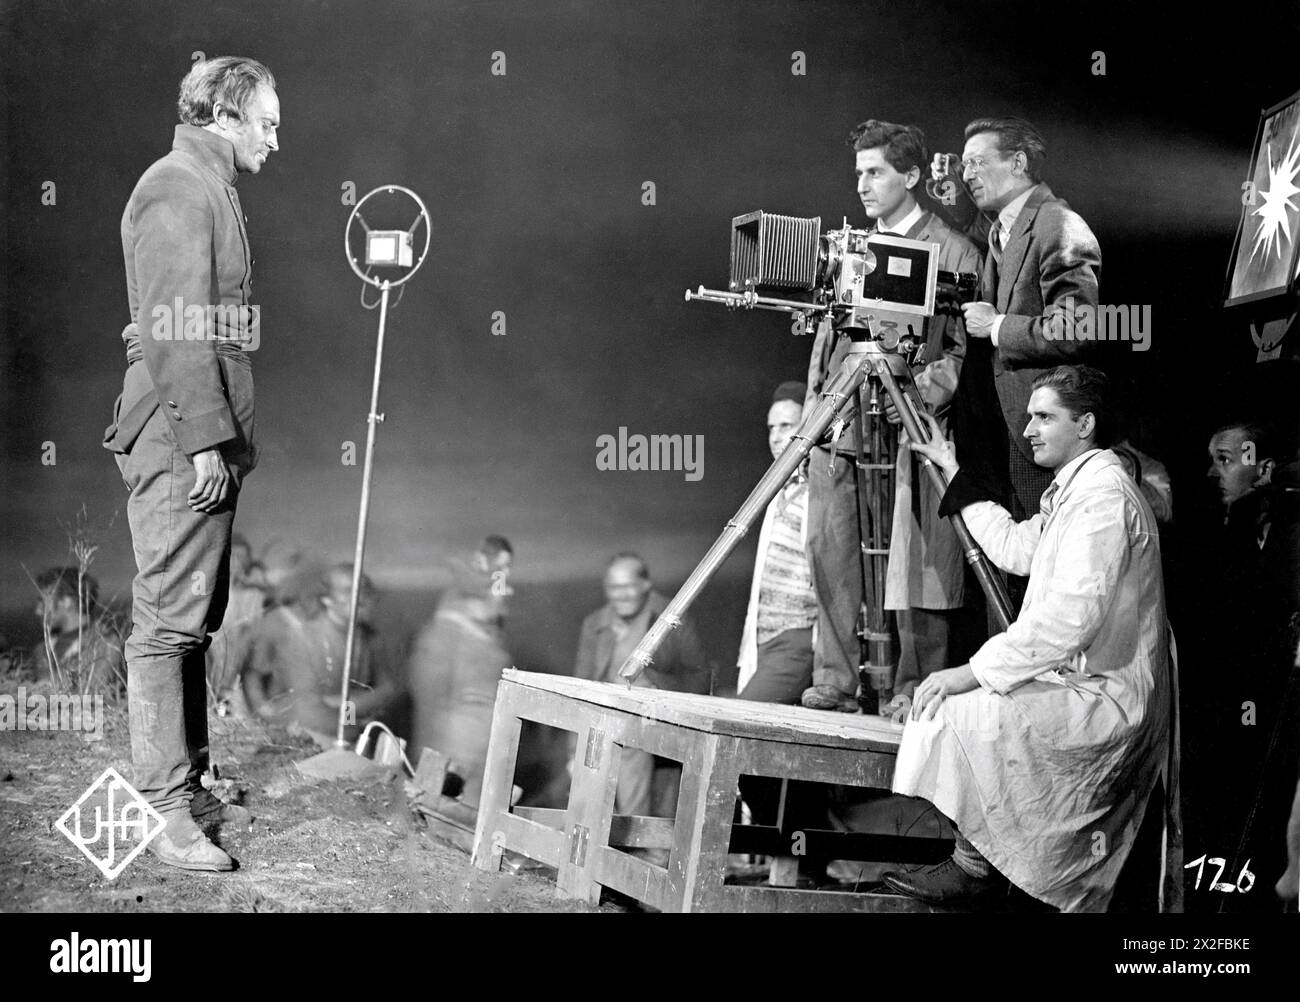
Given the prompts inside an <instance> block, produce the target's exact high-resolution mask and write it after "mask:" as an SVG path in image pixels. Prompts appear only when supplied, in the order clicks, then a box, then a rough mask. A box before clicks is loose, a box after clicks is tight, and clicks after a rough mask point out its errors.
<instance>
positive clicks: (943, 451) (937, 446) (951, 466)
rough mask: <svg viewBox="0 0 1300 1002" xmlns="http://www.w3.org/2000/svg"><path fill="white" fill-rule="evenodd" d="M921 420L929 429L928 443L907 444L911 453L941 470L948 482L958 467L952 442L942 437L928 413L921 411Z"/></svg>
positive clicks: (933, 419)
mask: <svg viewBox="0 0 1300 1002" xmlns="http://www.w3.org/2000/svg"><path fill="white" fill-rule="evenodd" d="M921 418H922V419H923V420H924V421H925V423H926V425H927V426H928V427H929V429H930V441H928V442H911V441H909V442H908V443H907V444H908V445H909V446H910V447H911V449H912V451H913V452H919V453H920V454H921V455H922V456H924V457H925V458H926V459H928V460H930V462H932V463H934V465H935V466H937V467H939V469H941V470H943V472H944V475H945V476H947V478H948V479H949V480H952V478H953V477H955V476H956V475H957V470H958V469H960V466H959V465H958V463H957V450H956V449H955V448H954V447H953V444H952V442H950V441H949V440H948V439H946V438H944V437H943V431H942V429H940V427H939V420H938V418H936V417H935V416H934V415H933V414H931V413H930V412H929V411H922V412H921Z"/></svg>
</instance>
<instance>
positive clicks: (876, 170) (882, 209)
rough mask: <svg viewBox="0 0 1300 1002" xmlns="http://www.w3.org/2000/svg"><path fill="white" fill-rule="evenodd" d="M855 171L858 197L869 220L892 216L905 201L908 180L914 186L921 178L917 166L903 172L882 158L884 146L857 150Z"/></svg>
mask: <svg viewBox="0 0 1300 1002" xmlns="http://www.w3.org/2000/svg"><path fill="white" fill-rule="evenodd" d="M856 172H857V175H858V198H859V199H861V200H862V208H864V209H865V210H866V212H867V218H868V219H886V220H888V219H891V218H892V217H893V216H894V215H895V214H896V213H897V212H898V210H899V209H900V208H901V207H902V206H903V203H904V202H905V201H907V195H908V192H909V191H910V189H909V187H908V182H909V181H910V182H911V184H912V185H913V186H915V184H916V183H917V181H918V180H919V179H920V177H921V169H920V168H919V167H913V168H912V169H911V170H910V171H908V172H907V173H906V174H900V173H899V172H898V171H897V170H895V169H894V166H893V165H892V164H891V163H890V162H889V161H888V160H886V159H885V148H884V147H883V146H877V147H875V148H874V149H870V150H858V154H857V167H856Z"/></svg>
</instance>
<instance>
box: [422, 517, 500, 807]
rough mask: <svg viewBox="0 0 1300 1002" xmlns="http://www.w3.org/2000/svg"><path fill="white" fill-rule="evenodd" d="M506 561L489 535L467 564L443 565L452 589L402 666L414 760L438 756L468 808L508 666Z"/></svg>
mask: <svg viewBox="0 0 1300 1002" xmlns="http://www.w3.org/2000/svg"><path fill="white" fill-rule="evenodd" d="M513 556H514V550H513V549H512V548H511V546H510V543H509V542H508V541H507V540H506V539H505V538H504V537H502V536H495V535H494V536H488V537H487V538H486V539H484V540H483V542H482V543H481V544H480V545H479V548H478V550H477V551H476V552H475V553H474V555H473V556H472V557H471V558H470V559H469V560H468V561H466V560H462V559H453V560H452V561H451V562H450V564H451V573H452V583H451V585H450V587H448V588H447V590H446V591H445V592H443V594H442V597H441V599H440V600H439V602H438V609H437V611H436V612H435V613H434V615H433V618H432V619H431V620H430V621H429V622H428V624H426V626H425V627H424V629H423V630H422V631H421V632H420V636H419V638H418V639H417V641H416V645H415V650H414V651H413V652H412V655H411V661H410V664H409V665H408V668H407V685H408V687H409V689H410V692H411V710H412V715H413V719H412V740H411V744H412V747H413V748H414V750H415V755H417V756H418V755H422V754H423V751H424V749H425V748H430V749H432V750H434V751H437V752H440V753H441V754H443V755H445V756H446V757H447V758H448V759H449V760H450V763H451V766H452V769H453V771H454V772H455V774H456V775H458V776H460V777H461V779H463V780H464V783H465V785H464V787H463V788H462V790H461V792H460V798H461V799H462V800H463V801H465V802H466V803H468V804H472V805H474V806H477V805H478V799H479V796H480V794H481V793H482V790H483V774H484V772H485V771H486V768H487V753H488V741H489V739H490V738H491V736H492V711H493V709H494V708H495V707H496V698H497V683H499V682H500V681H501V672H502V671H504V670H505V669H506V668H509V667H510V664H511V659H510V652H509V650H508V649H507V647H506V639H505V633H504V630H503V619H504V611H505V602H506V599H507V597H508V595H509V593H510V588H509V585H508V581H509V575H510V571H511V568H512V564H513ZM412 757H413V758H414V757H415V756H412Z"/></svg>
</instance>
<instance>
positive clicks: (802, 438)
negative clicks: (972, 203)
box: [618, 355, 870, 685]
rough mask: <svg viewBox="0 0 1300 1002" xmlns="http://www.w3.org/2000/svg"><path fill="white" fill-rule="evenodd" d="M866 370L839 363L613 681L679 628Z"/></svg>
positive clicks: (856, 360) (856, 361)
mask: <svg viewBox="0 0 1300 1002" xmlns="http://www.w3.org/2000/svg"><path fill="white" fill-rule="evenodd" d="M869 365H870V363H869V362H868V361H867V360H866V359H863V358H861V357H855V356H852V355H851V356H849V357H848V358H846V359H844V361H843V362H842V363H841V364H840V368H839V370H838V371H837V372H836V373H835V375H834V376H832V377H831V379H830V380H829V382H828V383H827V386H826V390H825V391H824V393H823V394H822V397H821V399H820V400H819V401H818V402H817V405H816V406H815V407H814V408H813V410H812V413H811V414H808V415H806V416H805V417H804V419H803V421H802V422H801V423H800V425H799V427H798V428H797V429H796V430H795V433H794V435H793V436H792V437H791V439H790V444H789V445H787V446H786V448H785V452H783V453H781V455H780V456H779V457H778V458H777V460H776V462H774V463H773V464H772V465H771V466H770V467H768V470H767V472H766V473H765V474H763V477H762V479H760V480H759V482H758V484H757V485H756V486H755V487H754V489H753V490H752V491H751V492H750V494H749V497H747V498H746V499H745V501H744V503H743V504H742V505H741V506H740V509H739V510H738V511H737V512H736V514H735V515H733V516H732V518H731V521H729V522H728V523H727V525H726V527H725V528H724V529H723V530H722V534H721V535H720V536H719V537H718V538H717V539H716V540H714V543H713V545H712V546H711V547H709V550H708V552H707V553H705V555H704V558H703V559H702V560H701V561H700V562H699V564H697V565H696V567H695V570H693V571H691V574H690V577H688V578H687V579H686V583H685V584H683V585H682V587H681V588H680V589H679V590H678V592H677V594H676V595H674V596H673V599H672V601H671V602H669V603H668V605H667V607H666V608H665V609H664V611H663V613H662V614H661V615H660V616H659V618H658V619H656V620H655V621H654V623H653V624H651V626H650V630H649V631H648V632H647V633H646V635H645V636H644V637H642V638H641V642H640V643H639V644H637V646H636V649H635V650H633V651H632V653H631V654H630V655H628V658H627V660H626V661H625V662H624V663H623V666H622V667H621V668H620V669H619V672H618V674H619V677H620V678H622V679H623V680H624V681H625V682H627V683H628V684H629V685H630V684H631V682H632V680H633V679H635V678H636V677H637V676H638V675H640V674H641V672H642V671H644V670H645V668H646V666H647V665H649V664H650V663H651V661H652V659H653V655H654V652H655V650H657V649H658V647H659V645H660V644H661V643H663V640H664V638H665V637H666V636H667V635H668V631H669V630H673V629H676V628H677V626H678V625H680V623H681V617H682V616H683V615H685V613H686V610H687V609H689V608H690V606H691V604H692V603H693V602H694V601H695V599H696V597H697V596H698V595H699V593H700V591H702V590H703V588H704V586H705V585H706V584H707V583H708V582H709V580H710V579H711V578H712V577H713V575H714V574H716V573H717V571H718V568H719V567H721V566H722V564H723V562H724V561H725V560H726V559H727V557H728V556H730V555H731V551H732V550H734V549H735V548H736V545H737V544H738V543H739V542H740V541H741V540H742V539H743V538H744V537H745V534H746V533H747V532H748V531H749V527H750V526H751V525H753V524H754V522H755V521H757V520H758V518H759V517H760V516H761V515H762V514H763V511H764V509H765V508H766V507H767V504H768V502H769V501H771V500H772V498H774V497H776V493H777V491H779V490H780V489H781V488H782V486H784V484H785V482H786V481H787V480H789V479H790V476H791V474H793V473H794V472H795V470H797V469H798V468H799V464H800V463H802V462H803V461H804V460H805V459H806V458H807V456H808V453H809V451H811V449H812V447H813V445H814V444H815V443H816V442H819V441H820V440H821V437H822V435H823V434H824V433H825V432H826V429H828V428H829V427H830V426H831V423H832V422H833V421H835V420H836V419H837V418H838V417H839V416H840V414H841V412H842V411H844V410H845V409H846V408H847V407H848V406H850V405H851V403H852V401H853V400H855V399H856V395H857V391H858V387H859V386H861V385H862V381H863V380H865V379H866V378H867V370H868V368H869Z"/></svg>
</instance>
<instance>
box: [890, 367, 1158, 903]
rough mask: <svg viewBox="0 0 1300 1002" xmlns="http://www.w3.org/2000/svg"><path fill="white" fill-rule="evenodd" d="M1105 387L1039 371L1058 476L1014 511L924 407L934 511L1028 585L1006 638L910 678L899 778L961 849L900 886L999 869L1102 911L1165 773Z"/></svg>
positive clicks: (959, 879) (1138, 510)
mask: <svg viewBox="0 0 1300 1002" xmlns="http://www.w3.org/2000/svg"><path fill="white" fill-rule="evenodd" d="M1105 395H1106V377H1105V376H1104V375H1103V374H1102V373H1100V372H1098V371H1097V370H1096V369H1093V368H1091V367H1089V366H1059V367H1057V368H1056V369H1053V370H1050V371H1049V372H1047V373H1045V374H1043V375H1042V376H1040V377H1039V378H1038V379H1036V380H1035V381H1034V386H1033V390H1032V393H1031V395H1030V398H1029V406H1028V413H1029V423H1028V426H1027V427H1026V428H1025V431H1024V436H1025V438H1026V439H1027V440H1028V442H1029V445H1030V447H1031V448H1032V450H1033V454H1034V457H1035V461H1036V462H1037V463H1038V464H1039V465H1040V466H1042V467H1043V468H1044V469H1046V470H1049V471H1051V473H1052V481H1051V486H1050V487H1049V489H1048V491H1046V492H1045V493H1044V497H1043V499H1042V503H1041V506H1040V512H1039V513H1038V514H1037V515H1035V516H1034V517H1033V518H1031V519H1028V520H1026V521H1023V522H1019V523H1017V522H1016V521H1015V519H1014V518H1013V517H1012V515H1011V514H1010V513H1009V512H1008V511H1007V510H1006V509H1005V508H1003V507H1002V506H1001V505H998V504H995V503H992V502H989V501H986V500H983V498H984V497H986V496H987V495H988V494H989V493H990V491H989V489H988V488H986V487H983V486H982V485H980V484H979V483H978V482H976V481H975V480H974V478H973V477H971V476H969V475H967V474H963V473H960V472H959V467H958V463H957V457H956V453H955V451H954V449H953V445H952V443H951V442H948V441H945V440H944V439H943V437H942V435H940V433H939V427H938V425H937V424H936V423H935V422H934V421H933V419H929V424H930V430H931V433H932V435H933V436H934V437H933V439H932V441H931V442H930V443H928V444H926V445H921V444H919V443H915V444H914V445H913V448H914V449H915V450H916V451H918V452H920V453H921V454H922V455H924V456H926V457H927V458H928V459H930V460H932V461H933V462H935V463H937V464H939V466H940V467H942V468H943V470H944V471H945V472H946V473H947V474H948V475H949V477H950V478H952V482H951V485H950V486H949V489H948V492H947V494H946V495H945V497H944V505H943V507H944V511H945V512H947V511H949V510H952V509H955V508H960V510H961V513H962V515H963V516H964V518H965V519H966V522H967V524H968V525H969V526H970V529H971V532H972V533H973V534H974V536H975V538H976V540H977V541H978V542H979V543H980V545H981V546H982V547H983V549H984V551H985V552H986V553H987V554H988V556H989V558H990V559H991V560H992V561H993V563H995V564H996V565H998V566H999V567H1001V568H1002V569H1004V570H1006V571H1008V572H1011V573H1015V574H1020V575H1028V577H1029V584H1028V590H1027V593H1026V596H1025V600H1024V604H1023V607H1022V609H1021V612H1020V615H1019V617H1018V618H1017V619H1016V621H1015V622H1013V623H1012V624H1011V627H1010V628H1009V629H1008V630H1007V631H1006V632H1005V633H1001V634H998V635H997V636H995V637H993V638H992V639H990V640H989V641H988V642H987V643H985V644H984V645H983V646H982V647H981V648H980V649H979V650H978V651H977V652H976V653H975V654H974V655H973V656H972V657H971V659H970V663H969V664H965V665H961V666H960V667H957V668H951V669H948V670H945V671H941V672H936V673H935V674H934V675H931V676H930V678H928V679H926V680H925V681H924V682H923V683H922V684H921V685H920V686H919V687H918V688H917V692H916V699H915V702H914V704H913V707H912V714H911V717H910V718H909V720H908V722H907V725H906V727H905V729H904V731H903V737H902V743H901V745H900V747H899V752H898V762H897V766H896V769H895V774H894V790H895V792H897V793H903V794H907V795H910V796H917V797H923V798H925V799H926V800H928V801H930V802H931V803H933V804H934V805H935V807H936V808H938V810H939V811H940V812H942V813H943V814H944V815H946V816H947V817H948V818H949V819H950V820H951V821H952V823H953V827H954V829H955V833H956V840H957V845H956V849H955V851H954V853H953V856H952V857H951V858H949V859H947V860H945V861H943V862H942V863H939V864H936V865H934V866H929V867H924V868H921V869H920V870H917V871H913V872H910V873H909V872H892V873H887V874H885V875H884V876H883V878H882V879H883V880H884V881H885V883H886V884H888V885H889V886H890V887H892V888H893V889H895V890H897V891H900V892H902V893H904V894H908V895H911V896H913V897H917V898H921V899H922V900H924V901H929V902H935V903H951V902H957V901H962V900H970V899H977V898H980V897H982V896H984V895H985V894H987V893H988V892H990V891H994V890H997V889H999V888H1001V887H1004V886H1005V884H1004V882H1003V879H1002V878H1005V879H1006V880H1009V881H1010V882H1011V883H1012V884H1014V885H1015V886H1016V887H1018V888H1020V889H1021V890H1023V891H1024V892H1025V893H1027V894H1029V895H1031V896H1032V897H1034V898H1036V899H1038V900H1039V901H1042V902H1045V903H1047V904H1049V905H1052V906H1054V907H1056V908H1059V909H1061V910H1064V911H1103V910H1105V908H1106V906H1107V904H1108V902H1109V900H1110V897H1111V894H1112V892H1113V890H1114V885H1115V881H1116V878H1117V877H1118V875H1119V872H1120V869H1121V867H1122V866H1123V864H1124V861H1125V859H1126V858H1127V857H1128V855H1129V850H1130V849H1131V848H1132V845H1133V842H1134V840H1135V838H1136V836H1137V832H1138V829H1139V827H1140V825H1141V823H1142V819H1143V816H1144V813H1145V810H1146V809H1147V806H1148V801H1149V800H1151V794H1152V791H1153V789H1154V788H1155V785H1156V782H1157V780H1158V779H1159V778H1160V777H1161V773H1162V768H1165V767H1166V764H1167V761H1168V757H1169V752H1170V748H1169V745H1170V715H1171V686H1170V673H1171V665H1170V653H1169V647H1168V625H1167V622H1166V619H1165V599H1164V584H1163V581H1162V578H1161V572H1160V542H1159V536H1158V533H1157V530H1156V524H1155V517H1154V515H1153V514H1152V512H1151V507H1150V505H1148V504H1147V502H1146V501H1145V499H1144V498H1143V497H1142V495H1141V493H1140V492H1139V491H1138V489H1137V486H1136V485H1135V484H1134V482H1133V480H1132V479H1131V478H1130V477H1129V476H1128V474H1127V473H1126V472H1125V470H1124V468H1123V466H1122V465H1121V464H1120V462H1119V460H1118V459H1117V458H1116V457H1115V455H1114V453H1112V452H1110V451H1109V450H1108V449H1104V448H1102V447H1101V446H1102V445H1103V444H1105V443H1106V442H1107V441H1108V436H1109V428H1108V423H1109V419H1110V416H1111V415H1110V411H1109V410H1108V405H1107V403H1106V399H1105ZM1168 785H1169V784H1168V782H1167V783H1166V788H1168ZM1153 803H1154V801H1153ZM1099 846H1100V847H1102V849H1104V851H1098V847H1099ZM1175 879H1177V880H1181V879H1182V876H1181V874H1178V875H1176V877H1175Z"/></svg>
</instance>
